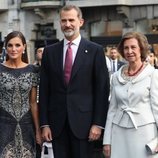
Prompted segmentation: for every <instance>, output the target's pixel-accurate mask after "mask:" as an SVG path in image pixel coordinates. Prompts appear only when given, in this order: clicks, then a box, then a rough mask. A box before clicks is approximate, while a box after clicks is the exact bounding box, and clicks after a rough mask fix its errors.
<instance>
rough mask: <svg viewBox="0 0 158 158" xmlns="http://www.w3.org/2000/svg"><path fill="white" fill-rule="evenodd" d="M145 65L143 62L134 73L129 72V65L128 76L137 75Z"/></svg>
mask: <svg viewBox="0 0 158 158" xmlns="http://www.w3.org/2000/svg"><path fill="white" fill-rule="evenodd" d="M143 65H144V64H143V63H142V65H141V66H140V68H139V69H138V70H137V71H136V72H134V73H130V72H129V67H128V71H127V73H128V76H135V75H136V74H137V73H138V72H139V71H140V70H141V69H142V67H143Z"/></svg>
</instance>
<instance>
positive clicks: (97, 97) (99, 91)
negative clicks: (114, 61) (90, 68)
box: [93, 46, 110, 127]
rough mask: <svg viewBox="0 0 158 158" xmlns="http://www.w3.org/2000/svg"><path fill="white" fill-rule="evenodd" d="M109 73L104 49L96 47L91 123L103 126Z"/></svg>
mask: <svg viewBox="0 0 158 158" xmlns="http://www.w3.org/2000/svg"><path fill="white" fill-rule="evenodd" d="M109 87H110V85H109V73H108V69H107V65H106V60H105V56H104V50H103V48H102V47H101V46H99V47H98V49H97V52H96V57H95V63H94V118H93V119H94V120H93V124H96V125H99V126H102V127H104V126H105V120H106V115H107V110H108V104H109V102H108V98H109Z"/></svg>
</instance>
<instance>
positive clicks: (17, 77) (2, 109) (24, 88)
mask: <svg viewBox="0 0 158 158" xmlns="http://www.w3.org/2000/svg"><path fill="white" fill-rule="evenodd" d="M5 48H6V52H7V60H6V61H5V62H4V63H3V64H0V158H35V157H36V152H35V151H36V142H37V143H38V144H41V134H40V128H39V120H38V106H37V103H36V94H37V92H36V87H37V84H38V80H39V77H38V70H37V68H36V67H35V66H34V65H30V64H27V62H26V61H25V62H24V59H26V58H25V57H24V56H26V52H25V50H26V40H25V38H24V36H23V34H22V33H21V32H18V31H13V32H11V33H9V34H8V36H7V37H6V41H5Z"/></svg>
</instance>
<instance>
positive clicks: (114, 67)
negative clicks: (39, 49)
mask: <svg viewBox="0 0 158 158" xmlns="http://www.w3.org/2000/svg"><path fill="white" fill-rule="evenodd" d="M112 62H113V72H115V71H116V66H115V60H113V61H112Z"/></svg>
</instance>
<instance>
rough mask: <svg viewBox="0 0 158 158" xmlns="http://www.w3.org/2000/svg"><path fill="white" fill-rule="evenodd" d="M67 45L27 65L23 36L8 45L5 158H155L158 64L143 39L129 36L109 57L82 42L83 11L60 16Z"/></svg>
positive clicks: (3, 78)
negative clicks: (45, 151)
mask: <svg viewBox="0 0 158 158" xmlns="http://www.w3.org/2000/svg"><path fill="white" fill-rule="evenodd" d="M59 14H60V25H61V30H62V32H63V35H64V38H63V40H61V41H59V42H57V43H55V44H52V45H50V46H45V47H39V48H37V49H36V51H35V59H36V60H35V62H34V63H33V64H29V63H28V58H27V44H26V40H25V37H24V35H23V34H22V33H21V32H19V31H13V32H11V33H9V34H8V35H7V37H6V40H5V50H6V61H4V62H2V63H0V144H1V146H0V157H1V158H11V157H16V158H41V147H42V143H43V142H51V143H52V146H53V152H54V158H94V156H93V150H94V147H95V146H94V142H96V141H98V140H101V147H102V146H103V148H102V153H103V154H104V157H105V158H155V156H156V157H158V155H157V153H158V145H157V143H156V145H155V146H154V149H153V152H152V153H150V152H149V151H148V150H147V148H146V146H147V144H148V143H149V142H150V141H152V140H155V139H156V138H157V136H158V70H157V68H158V58H157V56H156V53H155V51H154V49H153V48H152V47H151V45H149V43H148V40H147V38H146V36H145V35H143V34H142V33H139V32H127V33H125V34H124V35H123V36H122V39H121V41H120V42H119V43H118V45H115V46H109V47H107V48H106V50H107V51H106V52H105V51H104V49H103V47H102V46H100V45H99V44H96V43H93V42H91V41H89V40H87V39H85V38H83V37H82V36H81V34H80V28H81V27H82V26H83V24H84V19H83V17H82V12H81V10H80V8H79V7H77V6H74V5H66V6H64V7H63V8H61V10H60V12H59ZM102 156H103V155H102ZM96 158H100V157H96Z"/></svg>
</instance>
